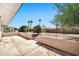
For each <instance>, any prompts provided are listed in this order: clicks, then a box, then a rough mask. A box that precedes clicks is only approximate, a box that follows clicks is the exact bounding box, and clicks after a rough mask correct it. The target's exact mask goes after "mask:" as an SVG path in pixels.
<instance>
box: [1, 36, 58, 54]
mask: <svg viewBox="0 0 79 59" xmlns="http://www.w3.org/2000/svg"><path fill="white" fill-rule="evenodd" d="M36 43H37V42H36V41H34V40H26V39H24V38H22V37H20V36H8V37H3V38H2V41H1V42H0V56H56V55H57V56H58V55H59V54H57V53H55V52H53V51H51V50H49V49H46V48H44V47H42V46H39V45H37V44H36Z"/></svg>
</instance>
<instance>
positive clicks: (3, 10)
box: [0, 3, 22, 25]
mask: <svg viewBox="0 0 79 59" xmlns="http://www.w3.org/2000/svg"><path fill="white" fill-rule="evenodd" d="M21 5H22V3H1V4H0V16H1V19H0V23H2V25H8V24H9V23H10V21H11V20H12V18H13V17H14V16H15V14H16V13H17V11H18V10H19V8H20V7H21Z"/></svg>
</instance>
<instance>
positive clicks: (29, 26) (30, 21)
mask: <svg viewBox="0 0 79 59" xmlns="http://www.w3.org/2000/svg"><path fill="white" fill-rule="evenodd" d="M32 23H33V21H32V20H29V21H28V28H29V30H31V26H32Z"/></svg>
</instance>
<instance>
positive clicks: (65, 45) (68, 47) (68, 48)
mask: <svg viewBox="0 0 79 59" xmlns="http://www.w3.org/2000/svg"><path fill="white" fill-rule="evenodd" d="M36 41H38V42H41V43H43V44H46V45H48V46H51V47H54V48H57V49H59V50H62V51H65V52H68V53H70V54H73V55H78V56H79V42H75V41H70V40H66V39H57V38H56V39H55V38H50V37H49V38H48V37H42V36H38V37H37V38H36Z"/></svg>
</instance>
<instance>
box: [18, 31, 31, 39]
mask: <svg viewBox="0 0 79 59" xmlns="http://www.w3.org/2000/svg"><path fill="white" fill-rule="evenodd" d="M18 35H19V36H21V37H23V38H25V39H28V40H30V39H32V35H29V34H27V33H23V32H20V33H19V34H18Z"/></svg>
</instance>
